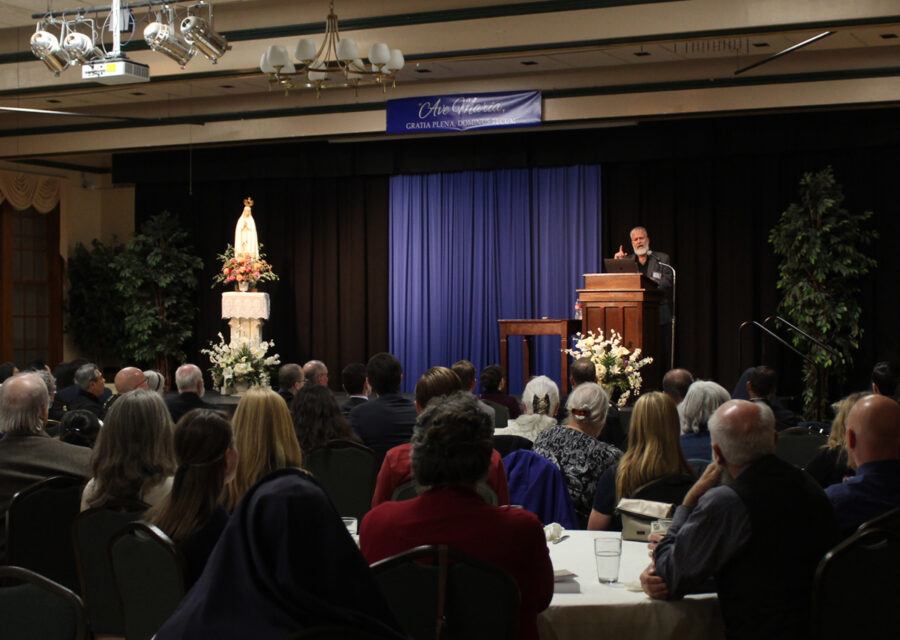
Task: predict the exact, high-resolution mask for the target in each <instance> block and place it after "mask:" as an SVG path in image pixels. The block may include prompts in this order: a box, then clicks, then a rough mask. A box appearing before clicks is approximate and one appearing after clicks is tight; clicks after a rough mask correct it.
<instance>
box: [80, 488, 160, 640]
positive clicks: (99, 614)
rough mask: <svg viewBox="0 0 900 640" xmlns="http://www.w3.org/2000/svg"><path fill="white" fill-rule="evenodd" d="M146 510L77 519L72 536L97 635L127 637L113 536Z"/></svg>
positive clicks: (101, 513) (94, 513) (89, 512)
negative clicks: (111, 549) (115, 574)
mask: <svg viewBox="0 0 900 640" xmlns="http://www.w3.org/2000/svg"><path fill="white" fill-rule="evenodd" d="M145 509H146V505H144V506H143V508H140V507H137V505H134V506H133V507H132V509H131V510H127V511H116V510H114V509H106V508H100V509H88V510H87V511H82V512H81V513H80V514H78V516H77V517H76V518H75V523H74V524H73V525H72V537H73V539H74V542H75V559H76V563H77V566H78V578H79V581H80V584H81V595H82V597H83V598H84V603H85V605H86V606H87V611H88V624H89V626H90V628H91V630H92V631H93V632H94V633H95V634H97V633H108V634H114V635H119V636H121V635H124V634H125V619H124V616H123V614H122V605H121V603H120V602H119V593H118V590H117V589H116V581H115V578H113V572H112V564H111V563H110V559H109V543H110V540H112V537H113V535H115V533H116V532H118V531H119V529H121V528H122V527H124V526H125V525H126V524H128V523H129V522H134V521H135V520H139V519H140V518H141V516H142V515H143V513H144V510H145Z"/></svg>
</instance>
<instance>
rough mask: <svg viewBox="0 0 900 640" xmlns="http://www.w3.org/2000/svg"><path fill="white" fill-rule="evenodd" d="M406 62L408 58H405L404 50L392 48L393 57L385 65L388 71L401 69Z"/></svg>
mask: <svg viewBox="0 0 900 640" xmlns="http://www.w3.org/2000/svg"><path fill="white" fill-rule="evenodd" d="M405 64H406V60H404V59H403V52H402V51H400V49H391V59H390V60H388V63H387V64H386V65H385V66H386V67H387V69H388V71H400V69H402V68H403V65H405Z"/></svg>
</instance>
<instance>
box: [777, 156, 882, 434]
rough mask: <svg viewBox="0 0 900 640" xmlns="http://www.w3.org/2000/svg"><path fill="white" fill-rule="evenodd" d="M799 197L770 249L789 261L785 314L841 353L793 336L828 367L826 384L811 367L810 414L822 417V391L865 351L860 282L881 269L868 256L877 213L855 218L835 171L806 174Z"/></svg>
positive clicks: (783, 268)
mask: <svg viewBox="0 0 900 640" xmlns="http://www.w3.org/2000/svg"><path fill="white" fill-rule="evenodd" d="M799 195H800V204H796V203H792V204H791V205H790V206H789V207H788V208H787V210H786V211H785V212H784V213H782V214H781V219H780V220H779V222H778V224H777V225H775V227H774V228H773V229H772V231H771V232H770V233H769V242H770V243H771V244H772V247H773V249H774V251H775V254H776V255H778V256H781V258H782V260H781V263H780V264H779V267H778V272H779V279H778V288H779V289H780V290H781V293H782V298H781V302H780V303H779V305H778V312H779V314H780V315H782V316H784V317H785V318H787V319H788V320H790V321H791V322H792V323H794V324H795V325H797V326H798V327H799V328H800V329H802V330H803V331H805V332H806V333H808V334H810V335H811V336H813V337H814V338H816V339H817V340H819V341H821V342H822V343H823V344H826V345H828V346H830V347H832V348H834V349H835V350H836V351H837V352H838V354H839V357H834V356H833V355H832V354H831V353H829V352H828V351H826V350H825V349H822V348H821V347H818V346H815V345H810V344H809V342H808V341H807V340H805V339H804V338H802V337H801V336H799V335H795V336H794V337H793V342H794V346H796V347H798V348H800V349H801V350H803V351H805V352H806V353H807V355H808V357H809V358H811V359H812V360H813V361H814V362H815V363H816V364H818V365H819V366H820V367H821V370H822V376H823V378H822V380H819V374H818V371H817V370H816V368H815V367H814V366H812V365H809V364H805V365H804V371H803V378H804V391H803V402H804V409H805V410H806V412H807V413H808V414H809V415H811V416H812V417H815V418H822V417H823V416H824V410H825V405H826V403H827V398H826V397H824V396H825V394H824V393H823V394H819V393H818V388H819V385H820V384H821V387H822V389H823V390H825V391H826V392H827V389H828V382H829V378H830V376H835V377H836V378H837V379H839V380H841V379H843V378H844V377H845V376H846V374H847V371H848V370H849V368H850V366H851V365H852V362H853V352H854V351H855V350H856V349H857V348H858V347H859V339H860V337H861V335H862V328H861V327H860V324H859V319H860V315H861V313H862V309H861V307H860V305H859V300H858V299H859V294H860V278H861V277H862V276H864V275H866V274H867V273H869V271H871V270H872V269H874V268H875V266H876V262H875V260H874V259H873V258H871V257H870V256H869V255H868V254H867V253H866V252H865V251H864V249H865V247H867V246H868V245H870V244H871V243H872V240H873V239H874V238H876V237H878V236H877V233H876V232H875V231H874V230H871V229H869V228H868V226H867V224H866V223H867V221H868V220H869V219H870V218H871V217H872V212H871V211H864V212H862V213H851V212H849V211H847V210H846V209H844V208H843V207H842V206H841V205H842V203H843V201H844V195H843V193H842V190H841V186H840V185H839V184H837V183H836V182H835V179H834V172H833V171H832V169H831V167H826V168H825V169H824V170H822V171H819V172H818V173H806V174H804V175H803V179H802V180H801V181H800V192H799Z"/></svg>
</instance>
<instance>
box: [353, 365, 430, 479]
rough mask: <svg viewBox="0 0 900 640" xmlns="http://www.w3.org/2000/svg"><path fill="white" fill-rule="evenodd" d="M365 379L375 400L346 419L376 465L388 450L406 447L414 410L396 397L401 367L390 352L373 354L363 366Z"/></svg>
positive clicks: (398, 395) (360, 406) (405, 400)
mask: <svg viewBox="0 0 900 640" xmlns="http://www.w3.org/2000/svg"><path fill="white" fill-rule="evenodd" d="M366 379H367V380H368V381H369V386H371V387H372V391H373V392H374V393H375V396H376V398H375V399H374V400H369V401H368V402H364V403H362V404H360V405H358V406H356V407H353V410H352V411H350V415H349V416H347V419H348V420H349V421H350V425H351V426H352V427H353V429H354V431H356V435H358V436H359V437H360V439H361V440H362V441H363V444H365V445H366V446H367V447H369V448H370V449H372V450H373V451H374V452H375V455H376V456H377V457H378V464H379V465H380V464H381V462H382V460H384V454H386V453H387V452H388V449H391V448H393V447H396V446H397V445H401V444H406V443H407V442H409V439H410V438H411V437H412V431H413V426H414V425H415V424H416V407H415V405H414V404H413V403H412V402H411V401H410V400H407V399H406V398H404V397H403V396H401V395H400V382H401V380H403V367H402V366H401V365H400V361H399V360H397V358H396V357H395V356H394V355H393V354H391V353H376V354H375V355H374V356H372V357H371V358H369V362H368V364H367V365H366Z"/></svg>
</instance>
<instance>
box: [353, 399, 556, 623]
mask: <svg viewBox="0 0 900 640" xmlns="http://www.w3.org/2000/svg"><path fill="white" fill-rule="evenodd" d="M491 432H492V425H491V420H490V418H488V416H487V415H486V414H485V413H484V412H483V411H481V410H480V409H479V407H478V404H477V402H476V399H475V398H474V397H472V396H471V394H468V393H466V392H464V391H458V392H456V393H453V394H451V395H449V396H445V397H440V398H435V399H433V400H432V401H431V402H430V403H429V404H428V406H427V407H426V408H425V410H424V411H423V412H422V414H421V415H420V417H419V421H418V423H417V424H416V430H415V434H414V435H413V442H412V447H413V448H412V465H413V467H412V469H413V475H414V476H415V478H416V481H417V482H418V483H419V484H422V485H425V486H429V487H431V488H430V489H429V490H428V491H426V492H425V493H423V494H422V495H420V496H419V497H417V498H415V499H413V500H407V501H404V502H385V503H383V504H381V505H379V506H377V507H375V508H374V509H373V510H372V511H370V512H369V513H368V514H367V515H366V516H365V518H363V521H362V525H361V527H360V548H361V549H362V552H363V555H365V557H366V560H368V561H369V562H370V563H372V562H376V561H378V560H381V559H383V558H388V557H390V556H393V555H396V554H398V553H401V552H403V551H406V550H408V549H412V548H414V547H417V546H420V545H425V544H446V545H447V546H449V547H451V548H453V549H458V550H459V551H462V552H464V553H468V554H470V555H473V556H476V557H478V558H480V559H482V560H484V561H486V562H489V563H491V564H493V565H495V566H497V567H499V568H501V569H503V570H505V571H507V572H508V573H509V574H510V575H511V576H512V577H513V578H514V579H515V581H516V583H517V584H518V585H519V590H520V592H521V596H522V602H521V610H520V622H519V637H520V638H528V639H534V640H536V639H537V637H538V636H537V622H536V618H537V614H538V613H540V612H541V611H542V610H544V609H545V608H547V606H548V605H549V604H550V600H551V598H552V597H553V567H552V565H551V563H550V555H549V552H548V550H547V543H546V541H545V538H544V532H543V529H542V527H541V523H540V521H539V520H538V519H537V516H535V515H534V514H533V513H531V512H529V511H526V510H525V509H517V508H515V507H495V506H492V505H490V504H488V503H487V502H485V501H484V500H483V499H482V498H481V497H480V496H479V495H478V493H477V492H476V491H475V486H476V485H477V484H478V482H479V481H480V480H482V479H483V478H484V477H485V475H486V474H487V473H488V469H489V467H490V464H491V462H490V460H491V455H492V453H491V452H492V444H491Z"/></svg>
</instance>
